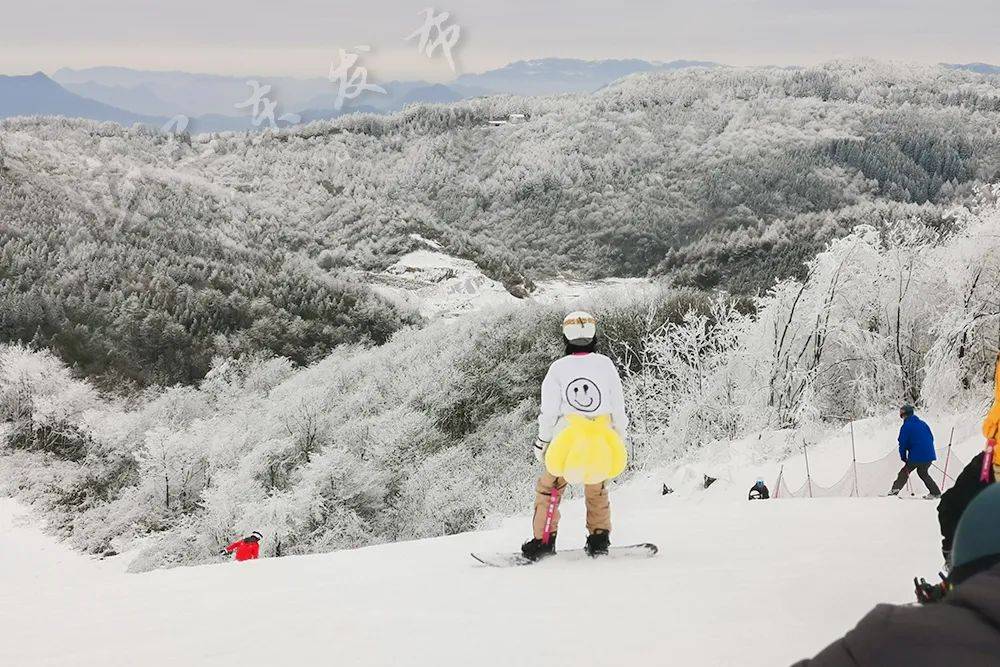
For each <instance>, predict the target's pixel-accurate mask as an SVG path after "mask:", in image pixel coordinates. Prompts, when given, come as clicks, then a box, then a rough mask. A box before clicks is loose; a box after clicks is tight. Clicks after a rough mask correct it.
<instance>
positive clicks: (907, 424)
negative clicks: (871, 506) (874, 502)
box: [889, 404, 941, 500]
mask: <svg viewBox="0 0 1000 667" xmlns="http://www.w3.org/2000/svg"><path fill="white" fill-rule="evenodd" d="M899 418H900V419H902V420H903V425H902V426H901V427H900V428H899V458H900V459H901V460H902V461H903V468H902V469H901V470H900V471H899V475H898V476H897V477H896V481H895V482H893V484H892V490H891V491H890V492H889V495H890V496H895V495H897V494H898V493H899V491H900V490H901V489H902V488H903V486H904V485H905V484H906V480H907V479H909V477H910V473H911V472H913V471H914V470H916V471H917V474H918V475H920V479H922V480H923V482H924V485H926V486H927V491H928V493H927V495H926V496H924V498H926V499H928V500H932V499H935V498H940V497H941V489H939V488H938V485H937V484H935V483H934V480H933V479H931V476H930V473H929V472H928V471H929V470H930V467H931V463H933V462H934V461H935V459H937V453H935V451H934V434H933V433H931V427H930V426H928V425H927V423H926V422H925V421H924V420H922V419H921V418H920V417H918V416H916V415H915V414H913V406H912V405H909V404H907V405H904V406H903V407H901V408H900V409H899Z"/></svg>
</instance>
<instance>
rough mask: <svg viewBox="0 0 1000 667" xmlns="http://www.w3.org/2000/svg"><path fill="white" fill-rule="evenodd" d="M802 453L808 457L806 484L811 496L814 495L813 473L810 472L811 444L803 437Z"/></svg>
mask: <svg viewBox="0 0 1000 667" xmlns="http://www.w3.org/2000/svg"><path fill="white" fill-rule="evenodd" d="M802 454H803V455H804V456H805V457H806V485H807V486H808V488H809V497H810V498H812V497H813V484H812V474H811V473H810V472H809V446H808V445H807V444H806V439H805V438H802Z"/></svg>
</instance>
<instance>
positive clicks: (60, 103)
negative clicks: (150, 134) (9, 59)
mask: <svg viewBox="0 0 1000 667" xmlns="http://www.w3.org/2000/svg"><path fill="white" fill-rule="evenodd" d="M12 116H65V117H69V118H88V119H90V120H99V121H113V122H115V123H120V124H122V125H132V124H134V123H160V122H164V121H165V119H163V120H161V119H159V118H156V117H152V116H146V115H143V114H137V113H133V112H131V111H127V110H125V109H119V108H117V107H114V106H111V105H109V104H104V103H103V102H98V101H97V100H92V99H88V98H86V97H81V96H80V95H77V94H75V93H73V92H70V91H68V90H66V89H65V88H63V87H62V86H60V85H59V84H58V83H56V82H55V81H53V80H52V79H50V78H49V77H47V76H45V74H43V73H42V72H36V73H35V74H31V75H28V76H0V118H9V117H12Z"/></svg>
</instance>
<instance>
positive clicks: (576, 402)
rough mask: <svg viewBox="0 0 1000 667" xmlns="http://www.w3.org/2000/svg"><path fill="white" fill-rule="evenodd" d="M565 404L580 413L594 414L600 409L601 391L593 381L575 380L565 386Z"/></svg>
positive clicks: (585, 379)
mask: <svg viewBox="0 0 1000 667" xmlns="http://www.w3.org/2000/svg"><path fill="white" fill-rule="evenodd" d="M566 402H567V403H569V405H570V407H571V408H573V409H574V410H579V411H580V412H594V411H595V410H597V409H598V408H599V407H601V390H600V389H599V388H598V387H597V385H596V384H595V383H594V381H593V380H588V379H587V378H577V379H575V380H573V381H572V382H570V383H569V384H568V385H566Z"/></svg>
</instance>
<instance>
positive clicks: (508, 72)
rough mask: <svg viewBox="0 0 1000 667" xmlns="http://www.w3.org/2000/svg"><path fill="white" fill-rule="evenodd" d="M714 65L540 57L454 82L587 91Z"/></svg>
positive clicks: (521, 90) (524, 91)
mask: <svg viewBox="0 0 1000 667" xmlns="http://www.w3.org/2000/svg"><path fill="white" fill-rule="evenodd" d="M718 66H719V65H718V63H713V62H706V61H696V60H674V61H671V62H665V63H661V62H650V61H646V60H636V59H629V60H579V59H576V58H540V59H537V60H519V61H517V62H513V63H511V64H509V65H506V66H505V67H501V68H498V69H493V70H488V71H486V72H482V73H479V74H463V75H462V76H460V77H458V79H457V80H456V83H458V84H462V85H467V86H479V87H482V88H487V89H489V90H493V91H496V92H504V93H513V94H517V95H552V94H557V93H589V92H593V91H595V90H597V89H599V88H601V87H603V86H606V85H608V84H609V83H611V82H613V81H617V80H618V79H621V78H622V77H625V76H628V75H630V74H635V73H637V72H651V71H655V70H676V69H685V68H688V67H718Z"/></svg>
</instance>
